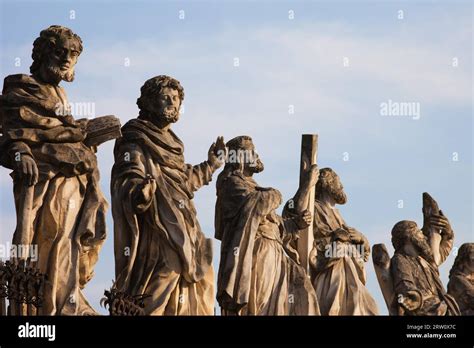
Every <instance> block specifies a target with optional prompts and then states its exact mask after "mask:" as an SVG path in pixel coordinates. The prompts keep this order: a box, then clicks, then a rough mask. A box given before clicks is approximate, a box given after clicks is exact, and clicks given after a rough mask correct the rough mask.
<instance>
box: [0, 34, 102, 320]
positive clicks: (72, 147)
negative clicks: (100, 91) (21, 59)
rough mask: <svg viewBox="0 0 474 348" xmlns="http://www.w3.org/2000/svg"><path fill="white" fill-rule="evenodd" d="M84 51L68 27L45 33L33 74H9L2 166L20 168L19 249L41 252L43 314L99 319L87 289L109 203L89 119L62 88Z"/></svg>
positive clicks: (16, 172) (16, 182)
mask: <svg viewBox="0 0 474 348" xmlns="http://www.w3.org/2000/svg"><path fill="white" fill-rule="evenodd" d="M82 49H83V47H82V41H81V38H80V37H79V36H78V35H76V34H74V33H73V32H72V31H71V30H70V29H68V28H65V27H62V26H57V25H53V26H50V27H49V28H47V29H45V30H43V31H41V33H40V36H39V37H38V38H37V39H36V40H35V42H34V44H33V54H32V58H33V64H32V65H31V67H30V71H31V75H23V74H18V75H10V76H7V77H6V78H5V82H4V85H3V92H2V96H1V109H0V115H1V117H0V118H1V121H2V122H1V123H2V136H1V137H0V163H1V164H2V165H3V166H5V167H6V168H9V169H12V170H13V173H12V178H13V186H14V188H13V190H14V196H15V206H16V212H17V227H16V230H15V233H14V236H13V245H17V246H18V245H23V246H37V247H38V257H37V260H34V261H35V265H36V267H37V268H38V269H39V271H40V272H41V273H43V274H45V275H46V282H45V286H44V294H43V295H44V301H43V305H42V307H41V308H40V310H39V311H38V314H42V315H88V314H96V312H95V311H94V310H93V309H92V308H91V306H90V305H89V303H88V302H87V300H86V299H85V298H84V296H83V294H82V291H81V290H82V289H83V288H84V286H85V285H86V283H87V282H88V281H89V280H90V279H91V278H92V276H93V268H94V265H95V263H96V262H97V259H98V254H99V251H100V248H101V246H102V244H103V242H104V240H105V235H106V234H105V233H106V231H105V212H106V209H107V203H106V201H105V199H104V196H103V194H102V192H101V190H100V187H99V172H98V168H97V160H96V156H95V146H94V145H97V143H93V142H92V143H88V144H89V145H86V143H87V142H86V135H87V128H88V127H89V123H90V122H89V120H87V119H81V120H75V119H74V118H73V117H72V116H71V114H70V113H69V112H68V111H69V110H70V107H69V103H68V100H67V97H66V93H65V91H64V89H63V88H62V87H60V86H59V83H60V82H61V81H66V82H72V81H73V80H74V67H75V65H76V62H77V59H78V57H79V55H80V54H81V52H82ZM91 122H92V121H91ZM23 250H25V249H23ZM18 256H19V257H21V258H22V259H30V256H29V255H18Z"/></svg>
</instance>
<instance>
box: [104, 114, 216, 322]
mask: <svg viewBox="0 0 474 348" xmlns="http://www.w3.org/2000/svg"><path fill="white" fill-rule="evenodd" d="M183 152H184V146H183V143H182V142H181V140H180V139H179V138H178V137H177V136H176V135H175V134H174V133H173V131H171V130H168V131H166V130H165V131H163V130H162V129H160V128H158V127H157V126H155V125H154V124H153V123H152V122H150V121H147V120H144V119H141V118H137V119H132V120H130V121H129V122H127V124H125V125H124V126H123V127H122V138H121V139H118V140H117V141H116V144H115V149H114V155H115V164H114V166H113V169H112V181H111V191H112V213H113V217H114V235H115V246H114V248H115V273H116V284H117V287H118V289H119V290H121V291H124V292H126V293H128V294H130V295H143V294H145V295H149V297H147V298H146V300H145V313H146V314H147V315H212V314H213V313H214V293H213V291H214V279H213V268H212V240H210V239H206V238H205V236H204V234H203V232H202V230H201V227H200V226H199V222H198V221H197V218H196V210H195V207H194V203H193V201H192V199H193V192H194V191H196V190H198V189H199V188H200V187H201V186H203V185H206V184H208V183H209V182H210V181H211V179H212V173H213V169H212V168H211V167H210V165H209V164H208V162H203V163H201V164H199V165H195V166H191V165H189V164H185V162H184V156H183ZM147 175H151V176H152V177H153V178H154V179H155V180H156V183H157V189H156V192H155V195H154V197H153V199H152V201H151V203H150V204H149V206H144V203H143V202H137V201H136V200H135V198H134V193H133V192H134V190H135V187H136V186H137V185H138V184H139V183H140V182H142V179H143V178H145V177H146V176H147ZM136 204H138V205H139V211H137V210H136V209H135V205H136Z"/></svg>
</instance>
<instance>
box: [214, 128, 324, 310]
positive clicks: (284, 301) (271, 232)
mask: <svg viewBox="0 0 474 348" xmlns="http://www.w3.org/2000/svg"><path fill="white" fill-rule="evenodd" d="M227 147H228V157H227V162H226V165H225V168H224V170H223V171H222V173H220V174H219V177H218V179H217V184H216V187H217V201H216V212H215V237H216V238H217V239H219V240H221V241H222V244H221V258H220V265H219V274H218V281H217V300H218V302H219V305H220V306H221V310H222V314H223V315H298V314H308V312H309V314H319V308H318V303H317V298H316V294H315V293H314V290H313V289H312V286H311V282H310V280H309V278H308V277H307V276H306V272H305V270H304V268H302V267H301V266H299V265H298V263H297V262H298V255H297V253H296V250H295V249H294V248H293V247H292V246H291V241H292V240H294V239H295V238H297V234H298V231H299V230H300V229H302V228H306V227H307V226H308V225H309V223H310V222H311V214H309V213H308V212H306V213H304V212H302V213H301V214H295V216H294V217H292V218H288V219H283V218H282V217H281V216H278V215H277V214H276V212H275V210H276V209H277V208H278V206H280V204H281V202H282V197H281V194H280V192H279V191H278V190H276V189H273V188H266V187H261V186H259V185H258V184H257V182H256V181H255V180H254V179H253V175H254V174H255V173H259V172H261V171H262V170H263V164H262V162H261V161H260V159H259V158H258V156H257V155H256V153H255V147H254V144H253V142H252V139H251V138H250V137H249V136H239V137H236V138H234V139H232V140H230V141H229V142H228V143H227ZM316 169H317V168H312V170H311V171H308V178H307V181H306V185H305V187H303V188H301V189H300V194H299V195H300V196H301V199H302V200H304V199H307V192H308V191H309V187H310V186H311V185H314V183H315V181H316V179H317V171H316ZM306 307H309V310H307V309H305V308H306Z"/></svg>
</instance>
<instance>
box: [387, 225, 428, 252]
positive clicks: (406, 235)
mask: <svg viewBox="0 0 474 348" xmlns="http://www.w3.org/2000/svg"><path fill="white" fill-rule="evenodd" d="M392 244H393V248H394V249H395V252H396V253H405V252H406V250H407V248H409V247H412V250H414V251H415V252H417V253H418V255H421V256H422V257H423V258H425V259H427V260H429V261H433V260H434V257H433V252H432V250H431V247H430V245H429V244H428V240H427V238H426V237H425V235H424V234H423V232H422V230H421V229H420V228H418V225H417V224H416V222H414V221H408V220H402V221H399V222H397V223H396V224H395V226H393V228H392Z"/></svg>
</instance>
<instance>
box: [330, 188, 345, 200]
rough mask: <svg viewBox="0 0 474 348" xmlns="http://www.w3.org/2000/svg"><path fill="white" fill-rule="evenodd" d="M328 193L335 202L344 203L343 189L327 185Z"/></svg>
mask: <svg viewBox="0 0 474 348" xmlns="http://www.w3.org/2000/svg"><path fill="white" fill-rule="evenodd" d="M328 193H329V194H330V195H331V197H332V198H333V199H334V201H335V202H336V203H337V204H346V202H347V196H346V193H345V192H344V190H343V189H341V188H338V187H337V188H336V187H328Z"/></svg>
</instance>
